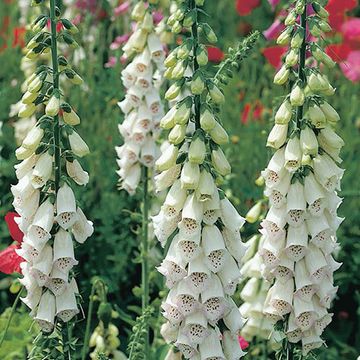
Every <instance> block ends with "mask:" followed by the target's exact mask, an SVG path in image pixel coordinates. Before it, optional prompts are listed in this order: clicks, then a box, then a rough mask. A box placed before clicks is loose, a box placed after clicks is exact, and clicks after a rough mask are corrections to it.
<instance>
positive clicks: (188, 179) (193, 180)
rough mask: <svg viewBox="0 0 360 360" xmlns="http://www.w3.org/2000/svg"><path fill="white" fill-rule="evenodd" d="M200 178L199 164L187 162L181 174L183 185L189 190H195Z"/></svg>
mask: <svg viewBox="0 0 360 360" xmlns="http://www.w3.org/2000/svg"><path fill="white" fill-rule="evenodd" d="M199 180H200V168H199V165H198V164H194V163H191V162H189V161H187V162H185V164H184V166H183V168H182V170H181V175H180V181H181V187H182V188H183V189H187V190H195V189H196V188H197V187H198V184H199Z"/></svg>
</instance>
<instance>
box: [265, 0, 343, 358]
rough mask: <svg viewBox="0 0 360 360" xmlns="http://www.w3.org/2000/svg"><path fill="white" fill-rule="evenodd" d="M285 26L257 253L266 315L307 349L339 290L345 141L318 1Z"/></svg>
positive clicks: (303, 5) (300, 5)
mask: <svg viewBox="0 0 360 360" xmlns="http://www.w3.org/2000/svg"><path fill="white" fill-rule="evenodd" d="M310 10H313V11H310ZM299 19H300V20H299ZM285 25H286V29H285V30H284V31H283V32H282V34H281V35H280V36H279V38H278V43H279V44H282V45H289V50H288V53H287V55H286V56H285V63H284V65H283V66H282V68H281V69H280V70H279V71H278V73H277V74H276V75H275V79H274V82H275V83H276V84H279V85H288V84H289V82H290V83H291V84H292V89H291V92H290V94H288V95H287V96H286V97H285V98H284V100H283V102H282V104H281V105H280V107H279V108H278V110H277V111H276V113H275V125H274V127H273V129H272V130H271V132H270V134H269V137H268V143H267V145H268V146H270V147H272V148H274V149H275V150H276V152H275V154H274V155H273V157H272V158H271V160H270V162H269V164H268V166H267V168H266V170H265V171H264V172H263V177H264V178H265V182H266V191H265V194H266V195H267V196H268V198H269V202H270V209H269V212H268V213H267V215H266V217H265V219H264V221H263V222H262V230H261V232H262V233H263V235H264V241H263V242H262V244H261V246H260V249H259V253H260V254H261V256H262V258H263V261H264V264H265V269H264V273H263V274H264V276H265V277H266V278H267V279H268V280H269V281H273V285H272V286H271V288H270V289H269V291H268V293H267V298H266V301H265V309H264V312H265V314H266V315H267V317H268V318H269V319H272V320H273V321H274V322H277V321H280V320H281V321H284V324H285V327H284V328H285V333H286V336H287V338H288V341H290V342H292V343H297V342H299V341H301V343H302V350H303V353H304V354H307V353H308V352H309V351H311V350H312V349H314V348H318V347H320V346H321V345H322V344H323V340H322V339H321V335H322V333H323V331H324V329H325V328H326V326H327V325H328V324H329V323H330V322H331V318H332V314H331V313H329V308H330V305H331V301H332V300H333V298H334V297H335V294H336V291H337V287H335V286H334V284H333V272H334V271H335V270H337V269H338V268H339V267H340V264H339V263H337V262H336V261H335V260H334V258H333V253H334V251H335V250H336V249H337V248H338V244H337V238H336V231H337V229H338V227H339V225H340V223H341V222H342V220H343V219H342V218H339V217H338V216H337V209H338V207H339V205H340V203H341V198H339V196H338V195H337V191H338V190H340V180H341V178H342V176H343V173H344V170H342V169H341V168H339V167H338V165H337V163H340V162H341V159H340V157H339V153H340V149H341V147H342V146H343V145H344V142H343V140H342V139H341V138H340V137H339V136H338V135H337V134H336V133H335V131H334V127H335V125H336V123H337V122H338V121H339V119H340V118H339V115H338V113H337V112H336V111H335V110H334V108H333V107H332V106H331V105H330V104H329V103H328V102H327V100H326V97H328V96H331V95H333V94H334V92H335V90H334V88H333V87H332V86H331V84H330V83H329V81H328V79H327V77H326V76H325V75H324V74H322V73H321V71H320V69H324V68H332V67H333V66H334V65H335V64H334V63H333V61H332V60H331V59H330V58H329V57H328V55H326V54H325V52H324V51H323V50H322V48H321V46H320V44H321V34H322V32H323V31H329V30H330V27H329V25H328V13H327V11H326V10H325V9H324V8H323V7H322V6H321V5H320V4H319V3H318V2H317V1H303V0H299V1H296V2H295V5H294V7H293V8H291V10H290V12H289V14H288V16H287V17H286V19H285ZM307 30H308V31H309V34H307ZM307 56H308V57H307Z"/></svg>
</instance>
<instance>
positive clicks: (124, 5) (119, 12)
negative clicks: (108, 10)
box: [114, 1, 130, 16]
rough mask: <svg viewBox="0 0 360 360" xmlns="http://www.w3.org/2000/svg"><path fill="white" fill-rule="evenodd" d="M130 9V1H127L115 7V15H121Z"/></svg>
mask: <svg viewBox="0 0 360 360" xmlns="http://www.w3.org/2000/svg"><path fill="white" fill-rule="evenodd" d="M129 9H130V1H125V2H123V3H122V4H120V5H119V6H117V7H116V8H115V9H114V15H115V16H119V15H122V14H125V13H127V12H128V11H129Z"/></svg>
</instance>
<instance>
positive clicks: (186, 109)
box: [174, 98, 192, 125]
mask: <svg viewBox="0 0 360 360" xmlns="http://www.w3.org/2000/svg"><path fill="white" fill-rule="evenodd" d="M191 105H192V100H191V98H189V101H184V102H183V103H182V104H181V105H180V107H179V108H178V109H176V111H175V114H174V120H175V122H176V123H177V124H179V125H185V124H187V122H188V121H189V118H190V115H191Z"/></svg>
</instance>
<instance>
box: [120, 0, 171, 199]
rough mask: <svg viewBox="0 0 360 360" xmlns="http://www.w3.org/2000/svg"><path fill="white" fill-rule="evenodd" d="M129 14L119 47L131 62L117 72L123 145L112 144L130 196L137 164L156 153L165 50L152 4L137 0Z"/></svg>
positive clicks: (145, 162)
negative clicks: (130, 23) (130, 26)
mask: <svg viewBox="0 0 360 360" xmlns="http://www.w3.org/2000/svg"><path fill="white" fill-rule="evenodd" d="M131 15H132V19H133V20H135V21H136V26H135V30H134V32H133V34H132V35H131V36H130V38H129V40H128V41H127V43H126V44H125V45H124V47H123V50H124V53H125V55H126V57H127V58H132V61H131V62H130V63H129V64H128V65H127V67H126V68H125V69H124V70H123V71H122V73H121V77H122V81H123V84H124V86H125V88H126V89H127V91H126V95H125V99H124V100H123V101H121V102H119V107H120V109H121V110H122V112H123V113H124V114H125V119H124V121H123V123H122V124H120V125H119V131H120V134H121V135H122V137H123V138H124V144H123V145H122V146H120V147H116V152H117V155H118V157H119V160H118V165H119V167H120V170H119V171H118V174H119V176H120V178H121V183H120V184H121V187H122V188H123V189H125V190H126V191H127V192H128V193H129V194H130V195H133V194H134V193H135V190H136V188H137V186H138V184H139V182H140V178H141V165H143V166H146V167H147V168H151V167H153V166H154V163H155V160H156V159H157V157H158V155H159V149H158V147H157V145H156V139H157V138H158V136H159V134H160V131H159V130H160V126H159V124H160V119H161V117H162V116H163V114H164V113H163V107H162V104H161V99H160V94H159V88H160V86H161V84H162V78H163V70H164V59H165V52H164V48H163V44H162V43H161V41H160V37H159V35H158V34H157V33H156V31H155V23H154V17H153V11H152V6H150V5H149V6H148V7H147V5H146V4H145V2H144V1H139V2H137V3H136V5H135V7H134V9H133V11H132V14H131Z"/></svg>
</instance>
